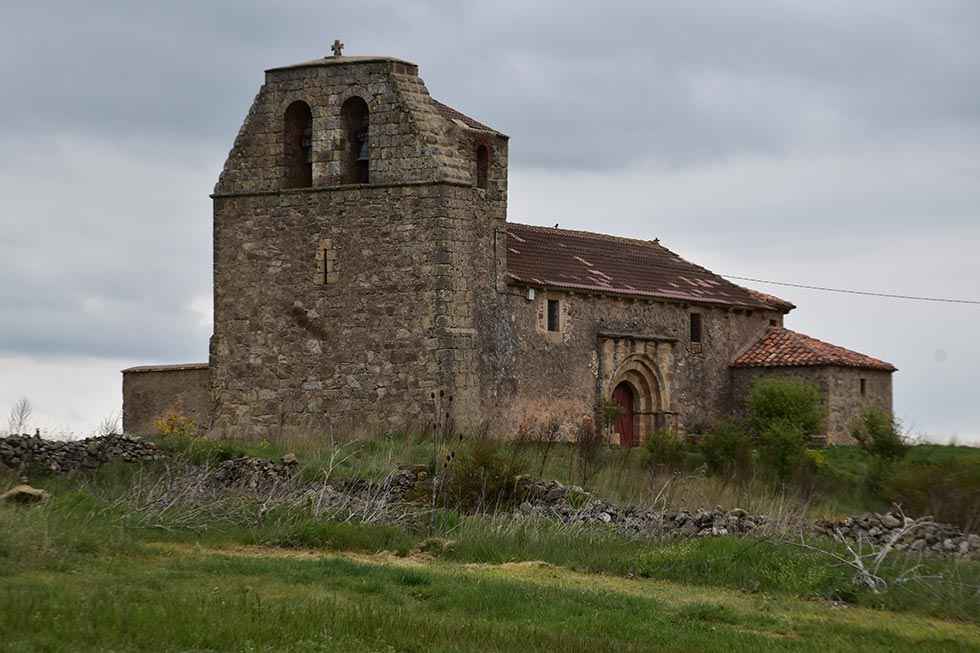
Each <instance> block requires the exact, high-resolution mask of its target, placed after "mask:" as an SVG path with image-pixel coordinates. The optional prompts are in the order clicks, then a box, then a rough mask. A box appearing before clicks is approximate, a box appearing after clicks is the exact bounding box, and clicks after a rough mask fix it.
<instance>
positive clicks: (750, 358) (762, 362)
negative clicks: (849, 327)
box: [732, 327, 898, 372]
mask: <svg viewBox="0 0 980 653" xmlns="http://www.w3.org/2000/svg"><path fill="white" fill-rule="evenodd" d="M812 365H836V366H839V367H857V368H862V369H869V370H884V371H886V372H894V371H895V370H896V369H898V368H896V367H895V366H894V365H892V364H891V363H886V362H885V361H880V360H878V359H877V358H872V357H871V356H865V355H864V354H859V353H857V352H854V351H851V350H850V349H844V348H843V347H838V346H837V345H831V344H830V343H826V342H823V341H822V340H817V339H816V338H811V337H810V336H805V335H803V334H802V333H797V332H796V331H790V330H789V329H784V328H782V327H771V328H770V329H769V331H767V332H766V335H764V336H763V337H762V338H761V339H760V340H759V341H758V342H757V343H755V344H754V345H752V347H750V348H749V350H748V351H746V352H745V353H744V354H742V355H741V356H739V357H738V358H736V359H735V362H734V363H732V367H798V366H812Z"/></svg>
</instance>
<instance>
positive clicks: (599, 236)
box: [507, 222, 693, 265]
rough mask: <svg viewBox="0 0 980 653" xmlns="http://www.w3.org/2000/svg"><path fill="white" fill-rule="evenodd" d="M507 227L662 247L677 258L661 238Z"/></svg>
mask: <svg viewBox="0 0 980 653" xmlns="http://www.w3.org/2000/svg"><path fill="white" fill-rule="evenodd" d="M507 226H513V227H520V228H521V229H530V230H532V231H540V232H542V233H562V234H572V235H575V236H586V237H592V238H595V239H596V240H610V241H614V242H622V243H630V244H637V245H645V246H647V247H649V246H655V247H660V248H661V249H664V250H666V251H668V252H670V253H671V254H674V256H677V254H675V253H674V252H671V251H670V250H669V249H667V248H666V247H664V246H663V245H661V244H660V239H659V238H654V239H653V240H642V239H640V238H630V237H629V236H616V235H613V234H604V233H599V232H598V231H585V230H584V229H562V228H560V227H545V226H543V225H536V224H522V223H520V222H508V223H507ZM678 258H680V257H678ZM692 265H693V263H692Z"/></svg>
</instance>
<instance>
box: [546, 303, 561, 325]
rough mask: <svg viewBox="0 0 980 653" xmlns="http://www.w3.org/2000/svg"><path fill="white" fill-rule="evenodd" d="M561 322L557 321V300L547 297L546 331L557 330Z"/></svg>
mask: <svg viewBox="0 0 980 653" xmlns="http://www.w3.org/2000/svg"><path fill="white" fill-rule="evenodd" d="M560 326H561V324H560V323H559V311H558V300H557V299H549V300H548V331H558V330H559V328H560Z"/></svg>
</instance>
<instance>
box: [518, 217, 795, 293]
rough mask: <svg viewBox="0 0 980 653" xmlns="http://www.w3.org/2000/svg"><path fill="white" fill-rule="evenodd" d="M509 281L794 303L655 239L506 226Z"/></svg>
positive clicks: (598, 289) (626, 291) (603, 289)
mask: <svg viewBox="0 0 980 653" xmlns="http://www.w3.org/2000/svg"><path fill="white" fill-rule="evenodd" d="M507 234H508V239H507V275H508V276H509V277H510V279H511V280H512V281H513V282H516V283H523V284H529V285H536V286H545V287H552V288H567V289H575V290H588V291H595V292H602V293H609V294H616V295H632V296H645V297H656V298H659V299H667V300H676V301H688V302H697V303H704V304H722V305H727V306H738V307H743V308H751V309H769V310H778V311H783V312H788V311H790V310H792V309H793V308H794V306H793V304H791V303H789V302H787V301H784V300H781V299H779V298H777V297H772V296H771V295H765V294H763V293H757V292H755V291H752V290H749V289H748V288H742V287H741V286H737V285H735V284H734V283H732V282H730V281H727V280H725V279H723V278H722V277H720V276H718V275H717V274H715V273H713V272H711V271H710V270H707V269H705V268H703V267H700V266H698V265H694V264H693V263H690V262H688V261H685V260H684V259H682V258H681V257H680V256H678V255H677V254H675V253H674V252H672V251H670V250H669V249H667V248H666V247H664V246H663V245H661V244H660V241H659V240H653V241H650V240H634V239H631V238H620V237H618V236H607V235H605V234H596V233H591V232H588V231H571V230H568V229H551V228H548V227H532V226H530V225H523V224H515V223H508V224H507Z"/></svg>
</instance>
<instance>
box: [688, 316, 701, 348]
mask: <svg viewBox="0 0 980 653" xmlns="http://www.w3.org/2000/svg"><path fill="white" fill-rule="evenodd" d="M701 335H702V334H701V314H700V313H691V342H701Z"/></svg>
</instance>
